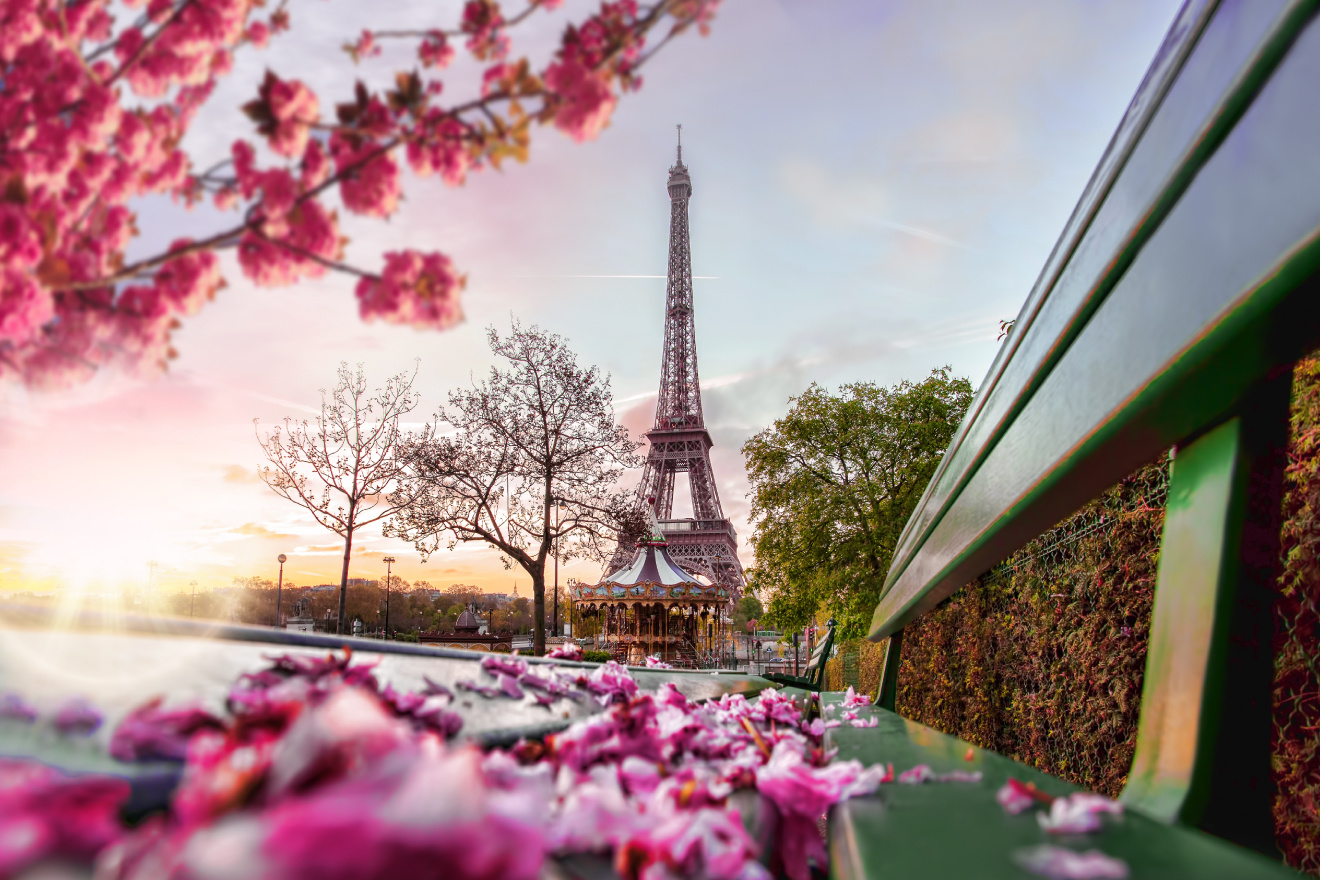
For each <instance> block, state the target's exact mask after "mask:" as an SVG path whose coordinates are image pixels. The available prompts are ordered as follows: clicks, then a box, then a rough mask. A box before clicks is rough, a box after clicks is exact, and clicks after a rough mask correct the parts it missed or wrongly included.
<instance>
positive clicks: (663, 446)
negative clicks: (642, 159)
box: [609, 126, 747, 595]
mask: <svg viewBox="0 0 1320 880" xmlns="http://www.w3.org/2000/svg"><path fill="white" fill-rule="evenodd" d="M691 198H692V177H691V175H690V174H689V173H688V168H687V166H686V165H684V164H683V140H682V126H679V142H678V161H677V162H676V163H675V164H674V165H673V167H671V168H670V169H669V202H670V211H669V273H668V282H667V287H666V294H665V347H664V353H663V355H662V356H661V359H660V399H659V400H658V401H657V403H656V407H655V427H654V428H652V429H651V430H650V431H648V432H647V434H646V439H647V441H648V442H649V444H650V450H649V452H648V453H647V457H646V468H645V470H644V471H643V472H642V481H641V483H640V485H639V486H638V504H639V505H640V506H642V507H651V508H653V509H654V511H655V516H656V519H657V520H659V523H660V529H661V532H662V533H663V535H664V538H665V540H666V541H668V543H669V552H670V554H671V555H672V556H673V558H674V559H675V561H677V562H678V563H679V564H680V565H682V566H683V567H684V568H685V569H687V570H688V571H690V572H692V573H694V574H701V575H705V576H706V577H708V578H710V580H711V582H712V583H716V584H720V585H722V586H725V587H728V588H729V589H730V592H731V593H732V594H733V595H741V594H742V591H743V589H744V588H745V587H746V583H747V582H746V579H745V578H744V576H743V570H742V564H741V563H740V562H739V561H738V533H737V532H736V531H735V530H734V528H733V524H732V523H730V522H729V520H728V519H727V518H726V517H725V516H724V510H723V509H722V508H721V507H720V495H719V490H718V489H717V488H716V485H715V475H714V473H713V471H712V469H711V465H710V448H711V446H712V445H714V444H713V443H712V442H711V439H710V432H709V431H707V430H706V421H705V418H704V417H703V415H702V412H701V383H700V379H699V378H698V375H697V332H696V324H695V323H694V320H693V312H692V247H691V241H690V238H689V234H688V200H689V199H691ZM679 473H686V474H687V482H688V489H689V491H690V493H691V496H692V513H693V516H692V518H691V519H674V518H673V511H674V489H675V484H676V483H677V477H678V474H679ZM635 552H636V550H635V548H633V547H623V546H620V547H619V548H618V549H617V550H616V551H615V554H614V558H613V559H611V560H610V565H609V573H611V574H612V573H614V572H616V571H619V570H620V569H622V568H624V567H625V566H627V565H628V563H629V562H631V561H632V558H633V556H634V554H635ZM735 590H736V592H734V591H735Z"/></svg>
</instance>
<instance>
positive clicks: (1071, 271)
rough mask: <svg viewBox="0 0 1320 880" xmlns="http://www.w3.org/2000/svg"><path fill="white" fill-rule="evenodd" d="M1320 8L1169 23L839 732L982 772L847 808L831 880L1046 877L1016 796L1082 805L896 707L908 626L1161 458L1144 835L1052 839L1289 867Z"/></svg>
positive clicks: (957, 457)
mask: <svg viewBox="0 0 1320 880" xmlns="http://www.w3.org/2000/svg"><path fill="white" fill-rule="evenodd" d="M1316 5H1317V4H1316V3H1315V2H1288V0H1251V2H1228V0H1224V2H1220V3H1215V2H1209V0H1205V2H1199V0H1188V2H1187V3H1186V4H1185V5H1184V7H1183V8H1182V10H1181V11H1180V12H1179V14H1178V16H1177V18H1176V19H1175V21H1174V24H1173V27H1172V29H1171V31H1170V33H1169V35H1168V37H1167V38H1166V40H1165V42H1164V44H1163V45H1162V47H1161V48H1160V50H1159V53H1158V54H1157V56H1156V58H1155V61H1154V63H1153V65H1152V67H1151V69H1150V71H1149V72H1148V74H1147V76H1146V79H1145V81H1144V82H1143V83H1142V85H1141V87H1140V89H1139V90H1138V92H1137V95H1136V97H1135V99H1134V100H1133V102H1132V104H1131V107H1130V108H1129V110H1128V112H1127V114H1126V116H1125V117H1124V119H1123V121H1122V123H1121V125H1120V126H1119V129H1118V131H1117V133H1116V134H1115V136H1114V138H1113V140H1112V142H1111V143H1110V146H1109V148H1108V150H1107V151H1106V153H1105V154H1104V156H1103V158H1102V159H1101V161H1100V165H1099V167H1098V168H1097V169H1096V171H1095V173H1094V176H1093V177H1092V179H1091V181H1090V183H1089V185H1088V186H1087V188H1086V190H1085V192H1084V194H1083V196H1082V199H1081V202H1080V204H1079V205H1078V206H1077V208H1076V210H1075V211H1074V213H1073V215H1072V218H1071V219H1070V220H1069V222H1068V224H1067V226H1066V227H1065V229H1064V231H1063V234H1062V237H1061V238H1060V240H1059V243H1058V244H1057V245H1056V247H1055V249H1054V251H1053V253H1052V254H1051V256H1050V258H1049V261H1048V262H1047V263H1046V265H1045V268H1044V270H1043V271H1042V273H1041V275H1040V278H1039V280H1038V282H1037V283H1036V285H1035V287H1034V289H1033V290H1032V291H1031V294H1030V296H1029V297H1028V299H1027V302H1026V304H1025V306H1024V307H1023V309H1022V311H1021V313H1020V314H1019V316H1018V318H1017V321H1016V324H1015V326H1014V328H1013V330H1012V332H1011V334H1010V335H1009V337H1008V339H1007V341H1006V342H1005V344H1004V346H1003V348H1002V350H1001V351H1000V352H999V355H998V357H997V358H996V360H995V362H994V364H993V366H992V367H991V369H990V372H989V374H988V376H987V377H986V380H985V382H984V383H983V384H982V385H981V387H980V389H979V390H978V393H977V395H976V398H975V400H974V402H973V404H972V406H971V409H970V411H969V413H968V415H967V417H966V419H965V420H964V422H963V424H962V426H961V427H960V429H959V432H958V434H957V436H956V437H955V439H954V442H953V443H952V444H951V445H950V448H949V450H948V453H947V454H946V455H945V457H944V460H943V462H942V463H941V465H940V467H939V468H938V470H937V472H936V475H935V477H934V478H933V480H932V481H931V484H930V485H929V487H928V488H927V490H926V493H925V495H924V497H923V498H922V500H921V502H920V503H919V505H918V507H917V510H916V512H915V513H914V514H913V516H912V518H911V520H910V521H909V522H908V524H907V528H906V530H905V532H904V534H903V536H902V538H901V539H900V542H899V546H898V549H897V551H896V553H895V555H894V560H893V564H892V567H891V569H890V571H889V574H888V577H887V579H886V582H885V584H884V587H883V591H882V594H881V599H880V602H879V605H878V607H877V608H876V611H875V617H874V619H873V622H872V627H871V632H870V638H871V639H873V640H876V641H879V640H881V639H885V638H888V639H889V642H888V649H887V651H886V655H885V662H884V666H883V670H882V674H881V681H880V687H879V690H878V693H877V708H876V709H875V710H874V714H875V715H877V716H878V719H879V726H878V727H876V728H874V729H856V728H853V727H852V726H851V725H844V726H843V727H840V728H838V729H836V730H833V731H831V733H830V739H831V741H832V743H833V744H834V745H835V746H837V747H838V748H839V749H840V753H839V757H840V758H848V757H857V758H860V759H862V760H863V761H866V762H876V761H884V762H890V761H892V762H894V763H895V765H896V767H897V769H899V770H902V769H903V768H904V766H911V765H913V764H917V763H927V764H929V765H931V766H932V767H933V768H934V770H935V771H937V772H942V771H948V770H952V769H972V768H975V769H981V770H982V771H983V772H984V774H985V777H984V780H983V781H982V782H981V783H979V784H955V783H943V784H940V783H931V784H927V785H915V786H906V785H893V786H883V787H882V789H881V792H880V793H879V795H878V796H877V797H876V798H868V799H860V800H857V801H853V802H850V803H847V804H844V805H842V806H841V807H839V808H837V809H836V810H835V811H834V813H833V814H832V816H831V818H830V828H831V847H832V855H833V861H832V870H833V872H834V874H835V876H837V877H857V878H861V877H881V876H886V877H888V876H895V877H897V876H902V877H946V876H947V877H954V876H969V877H970V876H975V877H1000V876H1002V877H1025V876H1029V875H1027V874H1026V873H1025V872H1024V871H1023V870H1022V869H1021V868H1019V867H1017V866H1016V865H1015V864H1014V862H1013V859H1012V853H1013V851H1014V850H1015V849H1016V848H1018V847H1021V846H1026V845H1031V844H1037V843H1044V842H1046V841H1047V836H1046V835H1045V833H1044V832H1042V831H1041V830H1040V829H1039V828H1038V827H1037V825H1036V823H1035V821H1034V820H1033V818H1032V816H1031V814H1030V813H1029V812H1028V813H1024V814H1021V815H1016V816H1011V815H1008V814H1007V813H1006V812H1004V810H1002V809H1001V808H1000V807H999V805H998V804H997V803H996V802H995V799H994V793H995V790H996V789H997V788H998V787H999V786H1000V785H1001V784H1002V783H1003V782H1004V780H1005V779H1006V778H1007V777H1009V776H1014V777H1016V778H1018V779H1020V780H1022V781H1024V782H1025V781H1034V782H1036V783H1037V785H1038V786H1039V787H1040V788H1041V789H1042V790H1044V791H1047V792H1052V793H1056V794H1058V793H1064V792H1067V791H1068V790H1070V788H1071V786H1068V785H1067V784H1065V783H1062V782H1060V781H1058V780H1054V779H1051V778H1049V777H1046V776H1044V775H1042V774H1039V773H1037V772H1035V771H1033V770H1031V769H1029V768H1027V767H1024V766H1022V765H1020V764H1016V763H1015V762H1012V761H1010V760H1008V759H1006V758H1003V757H1000V756H997V755H993V754H990V753H987V752H984V751H982V750H980V749H972V750H971V752H970V754H969V753H968V746H967V744H966V743H962V742H960V741H958V740H955V739H953V738H951V737H947V736H944V735H943V734H939V733H936V732H935V731H933V730H930V729H929V728H926V727H923V726H922V725H919V724H916V723H913V722H911V721H907V720H905V719H903V718H901V717H900V716H898V715H896V714H894V713H893V711H892V710H893V708H894V695H895V685H896V681H897V671H898V664H899V660H900V654H901V650H902V636H903V627H904V626H905V625H906V624H907V623H909V622H910V621H913V620H915V619H917V618H918V617H919V616H921V615H922V614H924V613H925V612H927V611H929V610H931V609H932V608H934V607H935V606H936V605H937V604H938V603H939V602H941V601H942V600H943V599H945V598H947V597H948V596H949V595H950V594H952V593H953V592H954V591H955V590H957V589H959V588H960V587H962V586H963V585H964V584H966V583H968V582H969V581H971V580H972V579H973V578H975V577H977V576H978V575H980V574H981V573H983V572H985V571H987V570H989V569H990V568H991V567H992V566H994V565H995V564H997V563H998V562H999V561H1001V560H1003V559H1004V558H1005V557H1007V556H1008V555H1009V554H1011V553H1012V552H1014V551H1015V550H1016V549H1018V548H1019V547H1021V546H1022V545H1023V544H1024V543H1026V542H1027V541H1028V540H1030V539H1031V538H1033V537H1034V536H1036V535H1038V534H1040V533H1041V532H1043V531H1044V530H1045V529H1047V528H1048V527H1050V526H1051V525H1052V524H1054V523H1055V522H1057V521H1059V520H1060V519H1062V518H1064V517H1066V516H1067V515H1069V514H1070V513H1071V512H1073V511H1074V510H1076V509H1077V508H1078V507H1080V506H1081V505H1082V504H1083V503H1085V502H1086V501H1087V500H1089V499H1090V498H1093V497H1094V496H1096V495H1097V494H1098V493H1099V492H1101V491H1102V490H1104V489H1105V488H1106V487H1108V486H1110V485H1112V484H1114V483H1115V482H1117V481H1118V480H1119V479H1121V478H1122V477H1124V476H1125V475H1127V474H1128V473H1130V472H1131V471H1132V470H1133V469H1134V468H1136V467H1137V466H1139V465H1141V464H1143V463H1145V462H1148V461H1151V460H1153V459H1155V458H1157V457H1158V456H1159V455H1160V454H1161V453H1162V452H1163V451H1164V450H1167V449H1174V450H1175V458H1174V461H1173V465H1172V475H1171V482H1170V487H1169V495H1168V502H1167V509H1166V516H1165V525H1164V532H1163V538H1162V544H1161V550H1160V560H1159V571H1158V579H1157V588H1156V596H1155V603H1154V610H1153V614H1152V620H1151V627H1150V642H1149V653H1148V656H1147V665H1146V675H1145V684H1144V690H1143V694H1142V703H1141V716H1140V721H1139V726H1138V738H1137V747H1136V754H1135V758H1134V760H1133V765H1132V769H1131V773H1130V776H1129V780H1128V783H1127V787H1126V789H1125V790H1124V792H1123V795H1122V798H1121V801H1122V803H1123V805H1124V806H1125V808H1126V811H1125V816H1124V817H1123V819H1122V821H1121V822H1120V823H1118V824H1115V825H1114V826H1113V827H1112V828H1107V829H1106V830H1104V831H1102V832H1100V833H1098V834H1096V835H1094V836H1088V837H1087V838H1086V839H1082V838H1077V839H1065V840H1062V841H1053V842H1055V843H1061V844H1062V845H1064V846H1067V847H1071V848H1074V849H1083V850H1084V849H1090V848H1096V849H1099V850H1100V851H1102V852H1105V853H1108V854H1110V855H1113V856H1117V857H1120V858H1122V859H1124V860H1126V862H1127V863H1128V864H1129V866H1130V868H1131V876H1132V877H1134V878H1140V877H1153V876H1160V877H1173V876H1188V877H1191V876H1195V877H1234V878H1243V877H1253V876H1277V875H1288V874H1291V872H1290V871H1289V870H1288V869H1287V868H1285V867H1283V866H1282V865H1281V864H1280V863H1279V862H1278V861H1276V860H1275V859H1277V858H1278V854H1277V852H1276V850H1275V847H1274V841H1273V821H1272V816H1271V812H1270V806H1271V798H1272V787H1271V780H1270V731H1271V718H1270V710H1271V680H1272V660H1273V657H1272V649H1271V635H1272V630H1273V625H1272V618H1271V613H1272V603H1273V592H1274V590H1275V588H1276V580H1277V574H1278V551H1279V543H1278V530H1279V525H1280V522H1279V521H1280V492H1281V483H1282V466H1283V451H1284V448H1285V443H1286V439H1287V422H1288V402H1289V388H1290V381H1291V380H1290V377H1291V366H1292V364H1293V362H1294V361H1295V360H1296V359H1297V358H1298V357H1299V356H1301V355H1302V354H1304V353H1305V352H1306V351H1308V350H1309V349H1310V348H1312V347H1314V346H1315V345H1316V344H1317V343H1318V342H1320V284H1318V283H1317V268H1318V267H1320V21H1317V17H1316V12H1315V11H1316ZM827 697H828V699H827V700H826V702H827V703H829V702H830V701H832V700H836V699H837V695H827ZM870 711H871V710H868V712H870ZM1253 850H1254V852H1253ZM1262 854H1263V855H1262ZM1268 856H1273V859H1271V858H1269V857H1268Z"/></svg>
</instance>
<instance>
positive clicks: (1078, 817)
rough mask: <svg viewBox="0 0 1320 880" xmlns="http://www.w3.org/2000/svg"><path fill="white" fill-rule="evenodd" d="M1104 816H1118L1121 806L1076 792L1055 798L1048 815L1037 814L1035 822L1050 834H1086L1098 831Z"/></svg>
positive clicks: (1105, 799)
mask: <svg viewBox="0 0 1320 880" xmlns="http://www.w3.org/2000/svg"><path fill="white" fill-rule="evenodd" d="M1104 814H1109V815H1113V816H1120V815H1122V814H1123V805H1122V804H1120V803H1118V802H1117V801H1111V800H1110V799H1109V798H1107V797H1104V796H1103V795H1098V794H1092V793H1090V792H1078V793H1076V794H1072V795H1069V796H1068V797H1061V798H1055V799H1054V802H1053V803H1051V804H1050V810H1049V813H1040V814H1038V815H1037V816H1036V821H1037V822H1039V823H1040V827H1041V828H1042V829H1044V830H1045V831H1048V832H1049V833H1051V834H1087V833H1090V832H1093V831H1099V830H1100V827H1101V822H1100V817H1101V816H1102V815H1104Z"/></svg>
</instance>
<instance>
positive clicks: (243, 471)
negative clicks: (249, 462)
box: [224, 464, 261, 483]
mask: <svg viewBox="0 0 1320 880" xmlns="http://www.w3.org/2000/svg"><path fill="white" fill-rule="evenodd" d="M224 480H225V482H226V483H260V482H261V477H259V476H257V472H256V471H255V470H249V469H248V468H245V467H243V466H242V465H241V464H231V465H227V466H226V467H225V476H224Z"/></svg>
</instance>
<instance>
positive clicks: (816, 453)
mask: <svg viewBox="0 0 1320 880" xmlns="http://www.w3.org/2000/svg"><path fill="white" fill-rule="evenodd" d="M971 399H972V386H971V383H970V382H968V381H967V380H966V379H960V378H955V377H953V376H952V375H951V371H950V368H948V367H944V368H941V369H937V370H933V371H932V372H931V374H930V376H928V377H927V378H926V379H924V380H923V381H921V382H916V383H914V382H909V381H906V380H905V381H903V382H900V383H898V384H897V385H894V386H893V387H890V388H885V387H882V386H879V385H876V384H874V383H871V382H860V383H856V384H849V385H844V386H842V387H841V388H840V389H839V392H838V393H837V394H831V393H830V392H829V391H827V390H826V389H825V388H822V387H820V386H819V385H816V384H813V385H812V386H811V387H810V388H808V389H807V390H806V392H804V393H803V394H802V395H801V396H800V397H796V398H793V399H792V400H791V401H790V404H791V406H790V408H789V411H788V414H787V415H785V416H784V417H783V418H781V419H779V420H778V421H776V422H775V423H774V425H772V426H771V427H769V428H767V429H766V430H764V431H762V432H761V433H759V434H757V435H755V436H754V437H752V438H751V439H750V440H748V441H747V443H745V444H744V445H743V455H744V456H745V458H746V461H747V475H748V479H749V480H750V482H751V485H752V491H751V493H750V497H751V499H752V511H751V519H752V523H753V527H754V533H753V535H752V547H753V549H754V551H755V553H756V567H755V568H754V569H752V570H751V571H750V572H749V576H750V586H751V587H752V588H753V589H755V590H756V591H757V592H758V593H760V595H761V596H762V597H763V598H765V599H767V600H768V607H767V609H766V615H765V617H764V621H765V623H766V624H768V625H773V626H776V627H778V628H780V629H784V630H788V629H796V628H798V627H801V626H805V625H807V624H809V623H810V622H811V621H812V620H813V619H814V618H815V615H816V613H817V611H819V610H824V611H825V612H827V613H828V614H830V615H831V616H833V617H835V618H836V619H837V620H838V622H839V624H840V626H841V630H840V632H841V635H842V637H844V638H850V637H856V636H860V635H864V634H865V633H866V630H867V628H868V625H869V624H870V620H871V613H872V611H873V610H874V608H875V605H876V603H877V602H878V601H879V597H880V587H881V585H882V583H883V581H884V575H885V572H886V571H887V570H888V568H889V562H890V559H891V558H892V557H893V553H894V549H895V546H896V545H897V543H898V538H899V536H900V534H901V533H902V531H903V527H904V525H905V524H906V523H907V520H908V517H910V516H911V515H912V511H913V509H914V508H915V507H916V504H917V501H918V499H920V497H921V493H922V492H923V491H924V490H925V488H926V484H927V483H928V482H929V481H930V478H931V476H932V475H933V474H934V472H935V468H936V466H937V465H938V464H939V462H940V459H941V458H942V457H943V455H944V452H945V450H946V449H947V448H948V445H949V442H950V441H951V440H952V438H953V435H954V432H955V431H956V430H957V428H958V424H959V422H961V421H962V417H963V414H964V413H965V412H966V411H967V407H968V405H969V404H970V402H971Z"/></svg>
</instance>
